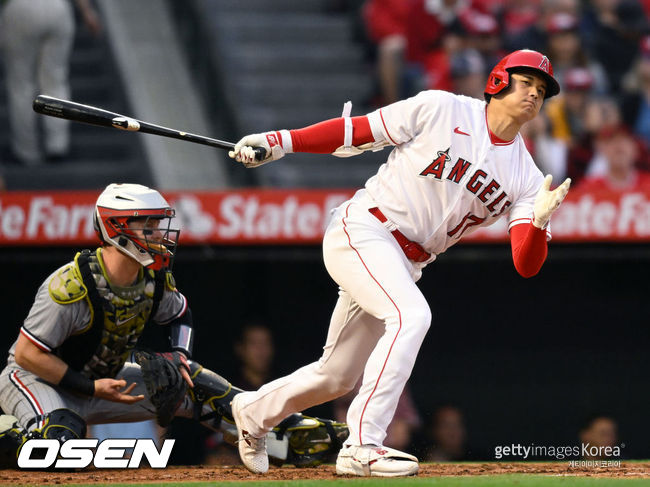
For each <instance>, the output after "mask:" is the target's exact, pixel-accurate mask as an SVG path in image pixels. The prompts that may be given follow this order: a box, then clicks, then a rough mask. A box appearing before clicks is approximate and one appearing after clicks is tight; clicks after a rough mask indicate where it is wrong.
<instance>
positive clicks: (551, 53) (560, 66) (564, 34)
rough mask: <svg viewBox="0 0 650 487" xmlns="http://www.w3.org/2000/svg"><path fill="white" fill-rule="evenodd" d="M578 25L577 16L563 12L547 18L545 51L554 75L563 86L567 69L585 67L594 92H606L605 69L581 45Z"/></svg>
mask: <svg viewBox="0 0 650 487" xmlns="http://www.w3.org/2000/svg"><path fill="white" fill-rule="evenodd" d="M578 25H579V24H578V17H576V16H575V15H572V14H568V13H565V12H559V13H555V14H553V15H551V16H549V18H548V21H547V25H546V28H547V32H548V47H547V49H546V52H547V53H548V57H549V59H550V60H551V62H552V63H553V71H554V76H555V78H556V79H557V80H558V82H559V83H560V86H564V76H565V73H566V71H567V70H569V69H571V68H574V67H582V68H586V69H588V70H589V71H591V74H592V76H593V87H592V89H593V90H594V92H596V93H601V94H602V93H606V92H607V88H608V85H607V75H606V74H605V70H604V69H603V67H602V66H601V65H600V64H599V63H598V62H596V61H594V60H592V59H590V58H589V55H588V54H587V51H586V50H585V49H584V46H583V45H582V39H581V38H580V33H579V30H578Z"/></svg>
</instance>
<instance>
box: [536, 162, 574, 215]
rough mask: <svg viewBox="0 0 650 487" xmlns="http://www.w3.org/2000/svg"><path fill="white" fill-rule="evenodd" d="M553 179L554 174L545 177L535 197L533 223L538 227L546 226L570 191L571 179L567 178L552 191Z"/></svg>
mask: <svg viewBox="0 0 650 487" xmlns="http://www.w3.org/2000/svg"><path fill="white" fill-rule="evenodd" d="M552 180H553V176H551V175H550V174H549V175H547V176H546V178H544V182H543V183H542V187H541V188H540V189H539V192H538V193H537V197H536V198H535V207H534V209H533V225H535V226H536V227H537V228H546V225H548V221H549V220H550V219H551V215H552V214H553V212H554V211H555V210H557V209H558V207H559V206H560V203H562V200H564V197H565V196H566V195H567V193H568V192H569V186H571V179H570V178H566V179H565V180H564V182H563V183H562V184H560V185H559V186H558V187H557V188H555V189H554V190H553V191H551V190H550V189H551V181H552Z"/></svg>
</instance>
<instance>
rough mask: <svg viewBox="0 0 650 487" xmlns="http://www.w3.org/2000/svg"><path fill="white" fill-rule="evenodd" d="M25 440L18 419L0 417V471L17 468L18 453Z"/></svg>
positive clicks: (4, 415)
mask: <svg viewBox="0 0 650 487" xmlns="http://www.w3.org/2000/svg"><path fill="white" fill-rule="evenodd" d="M25 440H26V432H25V430H24V429H23V428H22V427H21V426H20V424H19V423H18V418H16V417H14V416H11V415H9V414H1V415H0V469H4V468H17V467H18V464H17V459H18V451H19V450H20V447H21V446H23V443H25Z"/></svg>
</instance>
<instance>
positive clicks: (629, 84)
mask: <svg viewBox="0 0 650 487" xmlns="http://www.w3.org/2000/svg"><path fill="white" fill-rule="evenodd" d="M624 86H625V92H626V94H625V95H624V97H623V101H622V109H623V120H624V121H625V123H626V124H628V125H629V126H630V127H631V128H632V130H633V131H634V133H635V134H637V135H638V136H639V137H641V138H642V139H643V140H644V141H645V143H646V145H650V35H647V36H645V37H644V38H643V39H642V40H641V43H640V46H639V55H638V58H637V61H636V64H635V66H634V68H632V70H631V71H630V73H628V76H627V77H626V79H625V84H624Z"/></svg>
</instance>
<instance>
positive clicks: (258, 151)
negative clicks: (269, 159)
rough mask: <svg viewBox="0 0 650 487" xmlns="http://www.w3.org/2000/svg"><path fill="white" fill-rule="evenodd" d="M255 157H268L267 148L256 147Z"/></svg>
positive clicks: (261, 158)
mask: <svg viewBox="0 0 650 487" xmlns="http://www.w3.org/2000/svg"><path fill="white" fill-rule="evenodd" d="M254 150H255V159H257V160H258V161H263V160H264V159H266V149H265V148H264V147H255V149H254Z"/></svg>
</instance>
